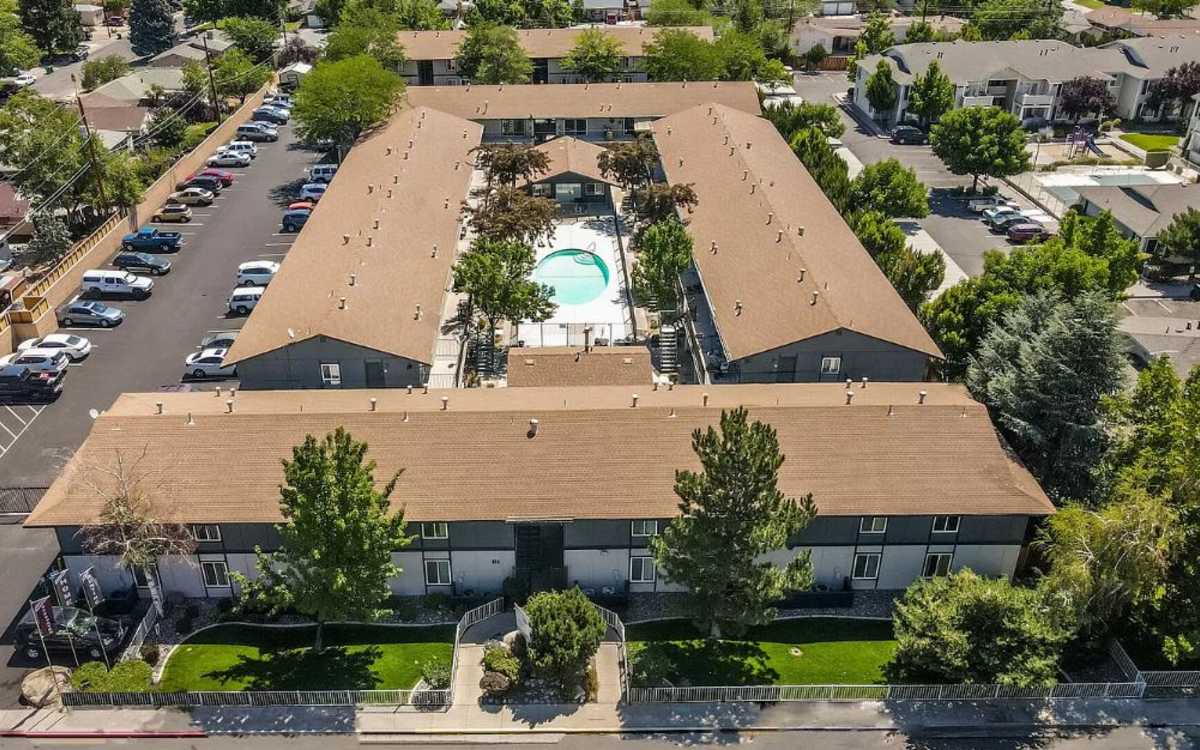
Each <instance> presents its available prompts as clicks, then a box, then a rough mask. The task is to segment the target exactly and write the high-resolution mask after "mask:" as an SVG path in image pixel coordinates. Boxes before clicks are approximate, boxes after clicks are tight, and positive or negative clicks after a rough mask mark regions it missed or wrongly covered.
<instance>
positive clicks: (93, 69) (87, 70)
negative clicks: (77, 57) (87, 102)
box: [80, 55, 130, 91]
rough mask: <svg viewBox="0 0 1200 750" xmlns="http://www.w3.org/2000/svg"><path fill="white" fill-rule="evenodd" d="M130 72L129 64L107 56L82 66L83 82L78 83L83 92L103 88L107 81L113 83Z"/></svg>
mask: <svg viewBox="0 0 1200 750" xmlns="http://www.w3.org/2000/svg"><path fill="white" fill-rule="evenodd" d="M129 71H130V67H129V63H128V62H127V61H126V60H125V59H124V58H122V57H120V56H118V55H108V56H106V57H100V58H97V59H95V60H88V61H87V62H85V63H84V64H83V80H82V81H81V82H80V83H81V85H82V86H83V90H84V91H91V90H92V89H95V88H98V87H100V86H103V85H104V84H106V83H108V82H109V81H115V80H116V79H118V78H120V77H121V76H123V75H125V74H126V73H128V72H129Z"/></svg>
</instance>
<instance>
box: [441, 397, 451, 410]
mask: <svg viewBox="0 0 1200 750" xmlns="http://www.w3.org/2000/svg"><path fill="white" fill-rule="evenodd" d="M449 408H450V397H449V396H442V411H446V410H447V409H449Z"/></svg>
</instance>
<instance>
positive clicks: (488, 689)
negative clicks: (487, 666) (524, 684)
mask: <svg viewBox="0 0 1200 750" xmlns="http://www.w3.org/2000/svg"><path fill="white" fill-rule="evenodd" d="M479 689H480V690H482V691H483V692H484V693H485V694H487V695H503V694H504V693H507V692H508V691H509V690H511V689H512V680H510V679H508V677H507V676H506V675H502V674H500V673H499V672H484V673H483V677H481V678H479Z"/></svg>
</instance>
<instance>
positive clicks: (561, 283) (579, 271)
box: [533, 248, 609, 305]
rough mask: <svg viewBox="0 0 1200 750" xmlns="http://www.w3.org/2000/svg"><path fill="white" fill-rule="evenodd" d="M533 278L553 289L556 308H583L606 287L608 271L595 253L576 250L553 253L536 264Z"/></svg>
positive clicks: (606, 266)
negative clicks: (563, 306)
mask: <svg viewBox="0 0 1200 750" xmlns="http://www.w3.org/2000/svg"><path fill="white" fill-rule="evenodd" d="M533 279H534V281H537V282H538V283H541V284H546V285H547V286H550V287H552V288H553V289H554V295H553V296H552V299H553V300H554V301H555V302H556V303H557V304H559V305H584V304H587V303H588V302H591V301H592V300H594V299H596V298H597V297H599V296H600V295H601V294H603V293H604V290H605V289H607V288H608V279H609V270H608V265H607V264H605V262H604V260H603V259H601V258H600V256H598V255H596V254H595V253H589V252H588V251H587V250H579V249H577V248H568V249H565V250H555V251H554V252H552V253H550V254H549V255H547V256H546V257H544V258H542V259H541V260H540V261H538V264H537V267H536V268H534V269H533Z"/></svg>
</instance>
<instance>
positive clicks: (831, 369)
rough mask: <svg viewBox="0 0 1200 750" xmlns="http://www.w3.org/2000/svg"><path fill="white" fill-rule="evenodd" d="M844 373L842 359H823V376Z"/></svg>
mask: <svg viewBox="0 0 1200 750" xmlns="http://www.w3.org/2000/svg"><path fill="white" fill-rule="evenodd" d="M841 371H842V358H841V357H821V374H822V375H837V374H838V373H840V372H841Z"/></svg>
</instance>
